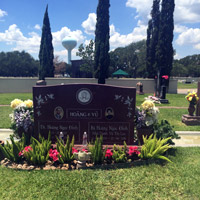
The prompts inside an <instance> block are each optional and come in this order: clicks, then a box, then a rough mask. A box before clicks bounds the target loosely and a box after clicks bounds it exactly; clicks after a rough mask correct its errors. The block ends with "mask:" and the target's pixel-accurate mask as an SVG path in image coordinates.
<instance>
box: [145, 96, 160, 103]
mask: <svg viewBox="0 0 200 200" xmlns="http://www.w3.org/2000/svg"><path fill="white" fill-rule="evenodd" d="M144 99H145V100H150V101H153V103H156V104H160V98H158V97H154V96H148V97H145V98H144Z"/></svg>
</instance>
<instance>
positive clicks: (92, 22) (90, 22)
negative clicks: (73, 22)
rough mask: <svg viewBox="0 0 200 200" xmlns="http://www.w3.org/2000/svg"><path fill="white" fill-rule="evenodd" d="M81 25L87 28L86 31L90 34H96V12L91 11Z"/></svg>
mask: <svg viewBox="0 0 200 200" xmlns="http://www.w3.org/2000/svg"><path fill="white" fill-rule="evenodd" d="M81 25H82V27H83V28H84V29H85V30H84V31H85V33H87V34H88V35H94V31H95V26H96V14H95V13H89V15H88V18H87V19H86V20H85V21H84V22H83V23H82V24H81Z"/></svg>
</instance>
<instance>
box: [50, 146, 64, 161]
mask: <svg viewBox="0 0 200 200" xmlns="http://www.w3.org/2000/svg"><path fill="white" fill-rule="evenodd" d="M58 156H60V157H61V155H60V154H59V152H58V151H57V150H56V149H54V150H53V149H50V150H49V157H50V158H52V159H53V161H54V162H55V161H57V160H58Z"/></svg>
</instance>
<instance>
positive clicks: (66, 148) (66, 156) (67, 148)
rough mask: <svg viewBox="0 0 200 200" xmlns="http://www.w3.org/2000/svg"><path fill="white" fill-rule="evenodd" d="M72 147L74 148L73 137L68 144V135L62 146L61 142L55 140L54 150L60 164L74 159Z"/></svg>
mask: <svg viewBox="0 0 200 200" xmlns="http://www.w3.org/2000/svg"><path fill="white" fill-rule="evenodd" d="M73 146H74V136H73V137H72V141H71V142H70V140H69V135H67V141H66V144H65V145H64V142H63V140H59V139H58V138H57V143H56V148H57V151H58V152H59V154H60V156H58V157H57V158H58V161H59V162H60V163H66V162H67V163H69V162H71V161H72V160H73V159H74V155H73V151H74V150H73V149H72V148H73Z"/></svg>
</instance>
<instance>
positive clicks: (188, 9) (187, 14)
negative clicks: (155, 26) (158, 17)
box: [126, 0, 200, 24]
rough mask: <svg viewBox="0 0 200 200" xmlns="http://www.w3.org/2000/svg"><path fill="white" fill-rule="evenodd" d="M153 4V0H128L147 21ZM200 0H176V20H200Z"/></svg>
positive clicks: (127, 4)
mask: <svg viewBox="0 0 200 200" xmlns="http://www.w3.org/2000/svg"><path fill="white" fill-rule="evenodd" d="M152 5H153V1H152V0H142V1H141V0H127V1H126V6H127V7H131V8H135V9H136V12H137V13H138V16H137V17H141V19H142V21H144V22H146V23H147V19H148V16H149V14H150V12H151V8H152ZM199 8H200V0H177V1H176V0H175V12H174V21H175V24H179V23H197V22H200V12H199Z"/></svg>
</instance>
